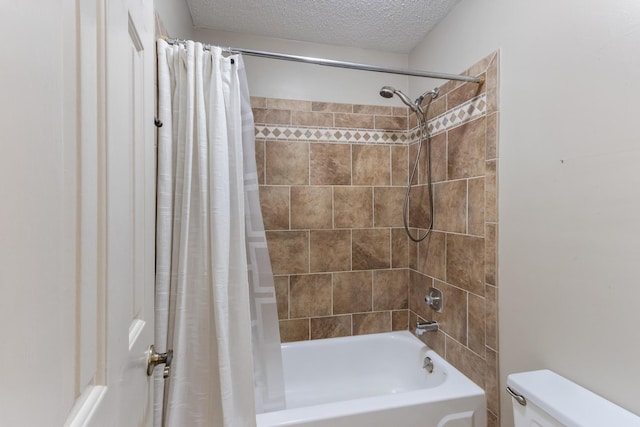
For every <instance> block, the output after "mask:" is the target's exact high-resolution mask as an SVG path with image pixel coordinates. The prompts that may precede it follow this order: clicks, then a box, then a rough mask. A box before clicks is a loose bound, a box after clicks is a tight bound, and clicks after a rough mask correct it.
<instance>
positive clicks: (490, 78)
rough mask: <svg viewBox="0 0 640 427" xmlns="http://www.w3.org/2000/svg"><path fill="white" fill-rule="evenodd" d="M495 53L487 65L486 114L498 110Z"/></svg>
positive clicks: (496, 59) (497, 56)
mask: <svg viewBox="0 0 640 427" xmlns="http://www.w3.org/2000/svg"><path fill="white" fill-rule="evenodd" d="M499 60H500V59H499V55H496V56H495V57H494V59H493V60H492V61H491V63H490V64H489V66H488V67H487V82H486V85H487V114H491V113H493V112H495V111H498V98H499V96H500V93H499V86H498V61H499Z"/></svg>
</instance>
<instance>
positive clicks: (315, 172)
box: [310, 144, 351, 185]
mask: <svg viewBox="0 0 640 427" xmlns="http://www.w3.org/2000/svg"><path fill="white" fill-rule="evenodd" d="M310 149H311V153H310V156H311V163H310V169H311V170H310V177H311V185H350V184H351V147H350V146H349V145H346V144H311V145H310Z"/></svg>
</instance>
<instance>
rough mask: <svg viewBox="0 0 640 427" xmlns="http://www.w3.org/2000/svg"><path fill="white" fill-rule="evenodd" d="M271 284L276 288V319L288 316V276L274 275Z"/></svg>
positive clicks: (283, 318)
mask: <svg viewBox="0 0 640 427" xmlns="http://www.w3.org/2000/svg"><path fill="white" fill-rule="evenodd" d="M273 284H274V286H275V289H276V304H277V306H278V319H280V320H285V319H288V318H289V276H275V277H274V278H273Z"/></svg>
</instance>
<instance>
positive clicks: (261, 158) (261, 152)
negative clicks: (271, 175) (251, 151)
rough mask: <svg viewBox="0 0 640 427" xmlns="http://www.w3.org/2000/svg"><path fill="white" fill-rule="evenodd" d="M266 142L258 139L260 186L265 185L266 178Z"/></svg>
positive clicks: (257, 170) (257, 162)
mask: <svg viewBox="0 0 640 427" xmlns="http://www.w3.org/2000/svg"><path fill="white" fill-rule="evenodd" d="M264 170H265V168H264V140H263V139H256V172H257V173H258V184H260V185H263V184H264V183H265V178H264Z"/></svg>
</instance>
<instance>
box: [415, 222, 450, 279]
mask: <svg viewBox="0 0 640 427" xmlns="http://www.w3.org/2000/svg"><path fill="white" fill-rule="evenodd" d="M445 248H446V246H445V234H444V233H439V232H437V231H432V232H431V233H429V236H428V237H427V238H426V239H424V240H423V241H422V242H420V243H418V271H419V272H421V273H423V274H426V275H428V276H431V277H433V278H436V279H439V280H445V278H446V264H445V259H446V258H445V256H446V250H445Z"/></svg>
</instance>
